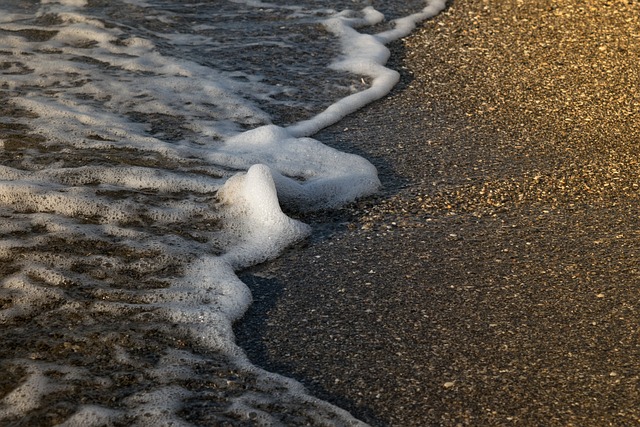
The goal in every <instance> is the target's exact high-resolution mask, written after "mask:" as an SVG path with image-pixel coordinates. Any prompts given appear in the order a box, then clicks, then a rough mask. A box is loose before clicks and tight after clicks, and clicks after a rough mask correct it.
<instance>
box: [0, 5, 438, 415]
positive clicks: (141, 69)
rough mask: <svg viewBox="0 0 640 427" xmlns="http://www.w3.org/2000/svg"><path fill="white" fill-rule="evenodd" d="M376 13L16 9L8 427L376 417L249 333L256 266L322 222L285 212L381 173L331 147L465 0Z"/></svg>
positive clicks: (281, 8) (6, 169)
mask: <svg viewBox="0 0 640 427" xmlns="http://www.w3.org/2000/svg"><path fill="white" fill-rule="evenodd" d="M370 3H371V2H368V1H311V0H307V1H305V2H301V3H296V5H295V6H292V5H288V4H286V2H276V3H263V2H260V1H252V0H246V1H241V0H235V1H234V0H229V1H200V2H195V1H189V2H184V1H181V2H175V1H168V0H150V1H143V0H116V1H99V0H96V1H93V0H89V1H85V0H62V1H58V2H56V1H50V0H42V1H41V2H34V1H19V0H10V1H4V2H3V3H2V5H1V6H0V75H1V76H2V77H1V80H0V109H1V112H2V114H1V115H0V147H1V150H0V156H1V162H0V216H2V219H3V220H2V222H0V230H1V231H0V273H1V274H0V284H1V285H0V286H1V287H0V323H2V326H3V327H2V330H1V331H0V340H1V342H2V345H1V346H0V421H2V423H3V424H10V425H58V424H62V425H69V426H71V425H83V426H86V425H154V426H156V425H219V424H221V423H223V422H228V423H230V424H233V425H242V424H243V423H246V424H248V425H254V424H257V423H267V424H268V423H274V422H275V423H277V422H281V423H284V424H286V425H296V424H313V425H353V424H357V423H358V421H357V420H354V419H353V418H351V417H350V415H349V414H347V413H346V412H344V411H342V410H340V409H339V408H336V407H334V406H332V405H330V404H328V403H326V402H323V401H320V400H317V399H315V398H313V397H312V396H309V395H307V394H306V393H305V392H304V390H303V388H302V387H301V386H300V385H299V384H298V383H296V382H295V381H293V380H289V379H287V378H283V377H280V376H278V375H275V374H270V373H268V372H264V371H262V370H261V369H259V368H257V367H255V366H253V365H251V364H250V363H249V362H248V361H247V360H246V358H245V356H244V354H243V352H242V351H241V350H240V349H238V348H237V346H236V345H235V344H234V339H233V333H232V331H231V324H232V322H233V321H234V320H235V319H237V318H239V317H240V316H241V315H242V313H243V312H244V310H245V309H246V308H247V306H248V304H249V303H250V301H251V295H250V294H249V291H248V289H247V287H246V286H245V285H244V284H243V283H242V282H241V281H240V280H239V279H238V278H237V277H236V275H235V273H234V271H235V270H237V269H240V268H244V267H247V266H249V265H252V264H255V263H257V262H261V261H264V260H266V259H269V258H272V257H275V256H277V254H278V253H279V252H280V251H281V250H282V249H283V248H284V247H286V246H287V245H289V244H291V243H293V242H295V241H297V240H300V239H302V238H304V237H305V236H306V235H307V234H308V233H309V227H308V226H306V225H305V224H302V223H300V222H298V221H295V220H292V219H290V218H289V217H287V216H286V215H285V214H284V213H283V212H282V210H281V207H280V206H281V205H284V206H286V207H287V209H290V210H312V209H317V208H326V207H334V206H338V205H340V204H342V203H345V202H348V201H350V200H353V199H355V198H357V197H361V196H363V195H366V194H370V193H372V192H374V191H376V189H377V187H378V185H379V181H378V179H377V176H376V171H375V168H373V166H372V165H371V164H370V163H369V162H368V161H366V160H365V159H362V158H360V157H357V156H354V155H350V154H346V153H340V152H338V151H336V150H333V149H331V148H328V147H326V146H323V145H322V144H320V143H319V142H318V141H315V140H313V139H311V138H309V137H310V136H312V135H313V133H315V132H316V131H317V130H319V129H321V128H323V127H325V126H327V125H329V124H332V123H334V122H335V121H337V120H339V119H340V118H341V117H343V116H344V115H345V114H348V113H349V112H352V111H354V110H356V109H358V108H360V107H361V106H362V105H364V104H366V103H368V102H371V101H373V100H375V99H377V98H379V97H381V96H383V95H384V94H385V93H387V92H388V90H389V89H390V88H391V87H392V86H393V84H394V83H395V81H396V80H397V73H395V72H393V71H390V70H386V69H385V68H383V67H382V66H381V64H382V63H384V62H385V61H386V59H387V56H388V51H387V50H386V49H385V48H384V47H383V44H384V43H387V42H389V41H390V40H393V39H397V38H398V37H400V36H402V35H404V34H406V33H408V32H409V31H410V30H411V26H412V25H413V23H414V22H418V21H420V20H422V19H426V18H428V17H429V16H431V15H433V14H434V13H436V12H437V11H439V10H441V9H442V7H443V2H440V1H438V2H434V4H432V5H429V4H423V3H422V2H419V1H412V2H400V1H398V2H385V4H384V5H380V6H379V7H378V5H376V4H375V2H374V4H373V5H372V6H373V7H371V5H370ZM395 3H398V4H395ZM400 3H402V4H400ZM423 8H424V11H423V12H422V13H421V14H420V15H414V16H411V17H410V18H409V19H408V20H405V21H398V22H389V21H390V20H391V19H395V18H400V17H402V16H404V15H407V14H409V13H414V12H420V11H422V10H423ZM347 9H351V11H347ZM380 12H384V13H385V14H386V17H387V18H386V20H383V15H382V14H381V13H380ZM355 29H358V31H356V30H355ZM366 33H370V34H366ZM372 34H376V35H375V36H374V35H372Z"/></svg>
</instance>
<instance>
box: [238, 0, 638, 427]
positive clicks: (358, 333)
mask: <svg viewBox="0 0 640 427" xmlns="http://www.w3.org/2000/svg"><path fill="white" fill-rule="evenodd" d="M638 16H640V2H637V1H609V2H603V1H596V0H580V1H579V0H567V1H563V2H555V1H551V0H531V1H518V0H505V1H500V2H495V1H493V2H489V1H483V0H468V1H464V2H463V1H454V2H453V3H451V4H450V6H449V8H448V10H447V11H446V12H444V13H442V14H441V15H439V16H438V17H436V18H435V19H433V20H431V21H429V22H427V23H425V24H424V25H423V26H422V27H421V28H420V29H419V30H418V31H416V33H414V35H413V36H411V37H410V38H408V39H406V40H404V41H403V42H401V43H396V44H394V45H392V46H391V49H392V51H393V54H394V57H393V58H394V59H392V63H391V64H390V66H392V67H393V68H395V69H399V70H400V71H401V72H402V80H401V83H400V84H399V85H398V87H397V88H396V89H395V90H394V91H393V92H392V93H391V94H390V96H388V97H387V98H385V99H383V100H381V101H379V102H377V103H374V104H372V105H370V106H369V107H367V108H365V109H363V110H361V111H359V112H358V113H356V114H354V115H352V116H350V117H347V118H346V119H345V120H343V121H342V122H340V123H338V124H337V125H335V126H333V127H331V128H329V129H326V130H324V131H322V132H321V133H320V134H319V135H316V138H318V139H320V140H321V141H322V142H324V143H326V144H328V145H331V146H334V147H337V148H339V149H341V150H344V151H349V152H354V153H357V154H360V155H362V156H364V157H366V158H368V159H369V160H371V161H372V162H373V163H374V164H375V165H376V167H377V168H378V170H379V173H380V178H381V180H382V182H383V189H382V190H381V192H380V194H378V195H377V196H375V197H371V198H367V199H365V200H360V201H359V202H357V203H354V204H352V205H350V206H347V207H345V208H343V209H340V210H337V211H331V212H320V213H316V214H313V215H306V216H302V217H301V219H303V220H304V221H306V222H309V223H311V224H312V225H313V226H314V228H315V232H314V234H313V236H312V237H311V238H310V239H309V240H308V241H306V242H303V243H301V244H299V245H297V246H296V247H293V248H291V249H290V250H288V251H287V252H286V253H285V254H283V255H282V256H281V257H280V258H278V259H276V260H274V261H272V262H268V263H265V264H262V265H260V266H258V267H255V268H253V269H251V270H248V271H246V272H244V273H243V274H242V276H241V278H242V279H243V280H244V281H245V282H246V283H247V284H248V285H249V286H250V288H251V290H252V292H253V295H254V299H255V301H254V304H253V306H252V307H251V308H250V310H249V311H248V313H247V314H246V316H245V317H244V319H243V320H242V321H241V322H239V323H238V324H237V325H236V334H237V337H238V342H239V344H240V345H241V346H242V347H243V348H244V349H245V350H246V352H247V354H248V355H249V357H250V359H251V360H252V361H253V362H255V363H256V364H258V365H260V366H262V367H264V368H266V369H267V370H270V371H275V372H278V373H281V374H284V375H287V376H290V377H293V378H296V379H298V380H299V381H301V382H302V383H303V384H304V385H305V386H306V387H307V388H308V390H309V391H310V392H311V393H312V394H313V395H315V396H318V397H320V398H322V399H326V400H328V401H330V402H332V403H334V404H336V405H338V406H340V407H342V408H344V409H346V410H348V411H350V412H351V413H352V414H354V415H355V416H356V417H359V418H360V419H362V420H363V421H366V422H368V423H370V424H372V425H375V426H386V425H391V426H427V425H443V426H457V425H470V426H480V425H483V426H489V425H545V426H560V425H562V426H567V425H575V426H603V425H615V426H627V425H638V424H639V423H640V307H639V305H638V297H639V295H640V265H639V258H640V216H639V215H638V212H639V210H640V209H639V200H638V199H639V197H638V195H639V192H640V187H639V186H640V114H639V111H640V76H639V67H638V63H639V60H640V20H638Z"/></svg>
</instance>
